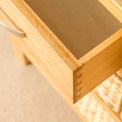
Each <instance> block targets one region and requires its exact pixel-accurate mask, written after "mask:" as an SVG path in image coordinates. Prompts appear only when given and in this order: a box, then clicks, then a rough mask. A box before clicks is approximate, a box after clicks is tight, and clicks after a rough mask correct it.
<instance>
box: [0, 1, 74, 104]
mask: <svg viewBox="0 0 122 122" xmlns="http://www.w3.org/2000/svg"><path fill="white" fill-rule="evenodd" d="M6 7H7V8H6ZM2 10H3V11H4V13H5V14H6V15H7V16H8V17H6V16H5V15H4V17H3V16H2V15H3V13H2V12H1V13H2V14H1V17H0V19H1V20H2V21H3V22H5V23H6V24H8V25H9V26H11V27H14V28H17V27H19V28H20V29H21V30H23V31H24V33H25V34H26V37H25V38H22V39H21V38H18V37H16V36H14V37H13V38H14V39H16V40H19V41H20V42H19V43H21V45H22V47H23V52H24V53H25V55H26V56H27V57H28V58H29V59H30V60H31V61H32V63H33V64H34V65H36V66H37V67H38V68H39V70H40V71H42V72H43V73H44V75H45V76H46V77H47V78H48V79H49V80H50V81H51V83H52V84H54V86H55V87H56V89H57V90H58V91H59V92H60V93H61V94H62V95H63V96H64V97H65V99H66V100H67V101H68V102H69V103H72V100H73V78H72V75H73V71H72V70H71V68H69V66H68V65H66V63H65V62H64V61H63V60H62V58H61V57H60V56H59V55H58V54H57V53H56V52H55V51H54V50H53V48H52V47H51V46H50V45H49V44H48V42H47V41H46V40H45V39H44V38H43V37H42V35H40V33H39V32H38V31H37V30H36V29H35V28H34V27H33V25H32V24H31V23H30V22H29V21H28V20H27V19H26V18H25V17H24V15H23V14H22V13H21V12H20V11H19V10H18V9H17V8H16V7H15V6H14V5H13V4H11V2H10V3H9V1H7V2H4V1H3V4H2ZM8 18H9V19H8Z"/></svg>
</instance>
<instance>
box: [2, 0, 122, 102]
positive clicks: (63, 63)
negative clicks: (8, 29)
mask: <svg viewBox="0 0 122 122" xmlns="http://www.w3.org/2000/svg"><path fill="white" fill-rule="evenodd" d="M0 2H1V4H0V6H1V9H2V10H3V11H4V12H5V13H6V15H7V16H9V18H10V21H12V22H13V23H14V25H15V26H16V27H17V28H18V27H19V28H21V30H23V31H24V33H25V34H26V37H25V39H24V40H26V42H27V43H28V45H30V47H31V48H33V49H34V52H35V53H36V54H37V56H39V57H41V59H43V60H44V62H45V63H47V65H48V67H49V68H51V69H52V73H53V77H54V78H55V80H57V77H58V78H59V79H60V80H59V81H60V84H62V86H63V87H62V91H63V92H64V94H66V95H67V99H68V100H69V101H70V102H71V103H75V102H77V101H78V100H79V99H81V98H82V97H83V96H84V95H86V94H87V93H89V92H90V91H91V90H92V89H94V88H95V87H96V86H98V85H99V84H100V83H101V82H103V81H104V80H105V79H106V78H107V77H109V76H110V75H111V74H113V73H114V72H116V71H117V70H118V69H119V68H120V67H121V66H122V58H121V56H122V54H121V52H122V41H121V36H122V30H121V29H120V30H119V31H118V32H116V33H115V34H113V33H114V32H115V31H116V30H118V29H119V28H121V23H119V22H118V21H117V20H116V19H115V18H114V17H113V16H112V15H110V13H109V12H107V10H106V9H105V8H103V7H102V5H100V3H98V2H97V1H96V0H94V1H93V3H94V4H91V5H93V6H94V7H92V6H89V7H90V8H95V7H96V8H97V9H99V12H100V13H99V14H98V13H96V9H93V11H92V13H91V12H90V13H89V7H87V6H86V3H87V2H89V1H87V2H86V1H84V0H83V1H82V2H83V5H84V7H85V8H83V9H84V10H86V12H85V13H84V12H83V13H82V12H81V11H82V8H80V7H79V11H80V12H81V15H82V16H81V17H80V18H79V16H76V19H75V18H73V17H75V13H72V12H71V11H72V10H70V9H68V8H67V5H65V6H64V9H61V10H60V11H59V13H60V12H61V13H62V12H64V10H65V9H68V12H69V13H68V14H67V17H68V20H69V17H71V19H72V20H73V22H71V23H69V24H71V25H72V24H73V23H74V26H75V27H76V30H77V29H78V30H79V29H81V28H82V27H81V28H79V25H80V23H79V24H78V23H77V21H78V20H82V18H85V19H86V20H87V19H88V20H89V17H90V16H91V15H92V14H93V15H92V16H91V17H92V20H90V21H89V22H88V21H86V23H85V21H84V22H82V23H83V24H84V27H85V25H86V26H87V22H88V23H89V25H90V27H89V28H90V31H88V32H89V33H87V34H88V35H89V36H87V35H86V32H85V31H83V30H80V31H81V32H82V34H83V35H85V36H83V40H85V38H84V37H86V36H87V38H88V40H90V41H91V36H90V35H91V34H92V33H91V32H92V31H96V32H97V30H99V31H98V33H96V36H95V35H94V34H93V35H92V36H93V37H94V36H95V37H96V39H97V40H94V39H93V40H94V41H93V42H92V43H91V44H93V46H91V47H92V48H94V49H92V50H91V51H89V52H88V50H90V49H91V48H88V47H87V46H86V44H85V41H87V45H88V44H89V43H88V40H87V39H86V40H85V41H78V40H79V39H80V36H78V35H77V34H75V33H71V32H68V31H69V30H73V29H69V27H70V25H69V26H68V27H67V26H66V25H65V24H68V23H67V22H66V23H65V19H64V18H65V16H63V15H65V14H62V18H60V19H61V20H62V21H59V20H58V19H57V21H56V23H55V27H57V29H59V28H60V27H61V26H63V27H65V28H64V30H65V31H64V32H65V33H64V34H63V35H62V38H59V36H58V34H57V33H59V30H57V29H56V28H54V27H53V28H54V31H53V28H50V26H52V25H51V24H52V23H50V21H48V22H49V23H48V22H47V23H46V24H47V25H46V24H45V22H43V21H42V20H41V18H40V16H41V14H40V13H39V15H38V14H36V13H35V12H34V11H33V10H32V9H31V8H30V7H29V6H28V5H27V3H26V2H25V1H24V0H19V1H18V0H11V1H8V0H1V1H0ZM37 2H38V1H37ZM40 2H41V1H40ZM62 2H63V1H62ZM62 2H61V5H62ZM67 2H69V1H67ZM44 3H45V2H44ZM49 3H50V4H52V3H54V5H55V4H56V2H55V1H53V0H51V1H50V2H49ZM59 3H60V2H59ZM79 3H80V1H79V2H76V3H75V4H74V2H73V1H71V7H72V8H73V7H74V8H76V11H78V8H77V6H78V4H79ZM44 5H48V3H47V2H46V3H45V4H44ZM55 7H58V5H57V6H55ZM35 8H36V7H35ZM37 8H38V9H39V7H38V6H37ZM48 9H49V10H52V12H54V15H57V13H55V11H53V9H52V8H48ZM48 9H46V10H48ZM56 9H57V8H56ZM39 10H40V9H39ZM39 10H38V11H39ZM40 12H41V10H40ZM48 12H49V11H48ZM50 12H51V11H50ZM64 13H65V12H64ZM49 14H51V13H49ZM87 14H88V17H87V16H86V15H87ZM42 15H43V13H42ZM99 15H101V16H102V17H105V18H106V20H107V21H106V20H104V19H102V18H101V16H99ZM57 18H58V17H57ZM99 18H100V21H99ZM47 20H48V19H47ZM49 20H50V18H49ZM52 20H53V21H54V19H53V18H52ZM63 21H64V22H63ZM79 22H80V21H79ZM97 22H98V23H97ZM99 22H100V23H99ZM93 23H94V24H95V25H94V24H93ZM77 24H78V25H77ZM92 25H93V26H92ZM48 26H49V27H48ZM111 26H112V27H113V28H114V29H112V28H111ZM94 27H95V28H96V27H99V28H97V29H96V30H94V29H95V28H94ZM92 28H93V29H92ZM105 30H107V31H106V32H104V31H105ZM62 31H63V30H62ZM101 31H102V33H101ZM103 33H104V34H105V36H104V34H103ZM67 34H68V35H71V37H72V39H73V40H75V39H76V45H75V47H74V48H75V49H76V48H77V46H78V45H79V46H81V49H82V47H85V48H86V50H87V51H86V55H84V56H83V57H80V59H77V56H76V57H75V56H73V55H74V54H73V53H72V51H71V49H69V47H70V46H71V45H70V44H72V45H74V43H72V42H73V40H72V42H70V44H69V47H68V46H67V44H68V43H67V42H68V41H69V40H66V39H65V40H63V38H64V37H66V35H67ZM112 34H113V36H111V35H112ZM74 35H77V36H78V40H77V38H75V37H76V36H74ZM63 36H64V37H63ZM102 37H103V38H102ZM107 37H109V38H108V39H107V40H105V41H104V39H105V38H107ZM66 38H67V37H66ZM119 38H120V39H119ZM81 39H82V37H81ZM99 39H102V40H101V41H100V42H98V41H99ZM63 41H65V42H66V43H67V44H65V45H64V43H65V42H63ZM22 42H23V41H22ZM62 42H63V43H62ZM74 42H75V41H74ZM23 43H24V42H23ZM94 43H95V44H94ZM99 43H100V44H99ZM98 44H99V45H98ZM15 45H16V44H15ZM82 45H83V46H82ZM96 45H98V46H96ZM94 46H96V47H94ZM71 47H72V46H71ZM78 48H79V47H78ZM20 49H21V48H20ZM70 51H71V52H70ZM76 52H77V51H76ZM78 52H79V53H80V52H82V51H81V50H79V51H78ZM87 52H88V53H87ZM116 54H117V55H116ZM80 55H81V54H80ZM80 55H79V56H80ZM82 55H83V54H82ZM23 56H24V55H23ZM23 56H21V57H23ZM22 59H23V58H22ZM39 61H40V60H39ZM94 69H95V70H94ZM48 73H49V72H48ZM78 75H79V76H78ZM96 75H97V76H98V77H97V78H94V76H96ZM57 86H58V84H57Z"/></svg>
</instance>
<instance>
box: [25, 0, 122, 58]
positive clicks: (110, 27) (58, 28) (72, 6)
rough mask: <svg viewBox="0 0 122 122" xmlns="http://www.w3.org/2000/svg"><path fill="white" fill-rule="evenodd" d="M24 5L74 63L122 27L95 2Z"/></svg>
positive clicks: (44, 0) (31, 0)
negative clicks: (69, 53)
mask: <svg viewBox="0 0 122 122" xmlns="http://www.w3.org/2000/svg"><path fill="white" fill-rule="evenodd" d="M24 1H25V2H26V3H27V4H28V5H29V6H30V7H31V8H32V9H33V10H34V11H35V13H36V14H37V15H38V16H39V17H40V18H41V19H42V20H43V22H44V23H45V24H46V25H47V26H48V27H49V28H50V29H51V30H52V31H53V32H54V33H55V35H56V36H57V37H58V38H59V39H60V40H61V41H62V43H63V44H64V45H65V46H66V47H67V48H68V49H69V50H70V51H71V52H72V54H73V55H74V56H75V57H76V58H77V59H79V58H81V57H82V56H84V55H85V54H86V53H88V52H89V51H90V50H91V49H93V48H94V47H96V46H97V45H99V44H100V43H101V42H103V41H104V40H105V39H106V38H108V37H110V36H111V35H112V34H113V33H115V32H116V31H118V30H119V29H120V28H121V27H122V25H121V23H120V22H119V21H118V20H117V19H116V18H115V17H114V16H113V15H112V14H111V13H109V12H108V11H107V9H106V8H105V7H104V6H103V5H102V4H101V3H100V2H99V1H98V0H24Z"/></svg>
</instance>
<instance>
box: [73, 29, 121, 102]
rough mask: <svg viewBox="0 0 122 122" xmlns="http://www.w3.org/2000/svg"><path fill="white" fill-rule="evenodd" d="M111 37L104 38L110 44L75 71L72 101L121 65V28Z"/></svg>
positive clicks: (80, 96)
mask: <svg viewBox="0 0 122 122" xmlns="http://www.w3.org/2000/svg"><path fill="white" fill-rule="evenodd" d="M114 36H117V39H115V38H112V37H114ZM112 37H110V38H109V39H107V40H106V41H107V42H112V44H110V45H108V46H107V47H106V48H105V49H103V50H102V51H101V52H100V53H98V54H97V55H96V56H94V57H93V58H92V59H91V60H89V61H88V62H86V63H85V64H84V65H83V66H81V68H79V69H77V71H75V74H74V75H75V76H74V77H75V78H76V79H74V85H75V86H74V92H75V96H74V102H76V101H78V100H80V99H81V98H82V97H83V96H84V95H85V94H87V93H89V92H90V91H91V90H93V89H94V88H95V87H96V86H98V85H99V84H100V83H102V82H103V81H104V80H105V79H106V78H108V77H109V76H110V75H112V74H113V73H115V72H116V71H117V70H118V69H120V68H121V67H122V30H120V31H118V32H117V33H115V34H114V35H113V36H112ZM105 43H106V42H105ZM96 76H97V77H96ZM79 86H80V87H79Z"/></svg>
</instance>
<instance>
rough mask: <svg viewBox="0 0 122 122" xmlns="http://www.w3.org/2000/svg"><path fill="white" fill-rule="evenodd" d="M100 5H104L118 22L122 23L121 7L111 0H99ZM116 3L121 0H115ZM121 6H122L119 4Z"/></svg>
mask: <svg viewBox="0 0 122 122" xmlns="http://www.w3.org/2000/svg"><path fill="white" fill-rule="evenodd" d="M99 1H100V2H101V4H102V5H104V6H105V7H106V8H107V9H108V10H109V11H110V12H111V13H112V15H114V16H115V17H116V18H117V19H118V20H119V21H120V23H122V9H120V8H119V7H118V6H117V5H116V4H115V3H114V2H113V0H99ZM116 2H118V3H120V2H121V0H118V1H116ZM121 7H122V6H121Z"/></svg>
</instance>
